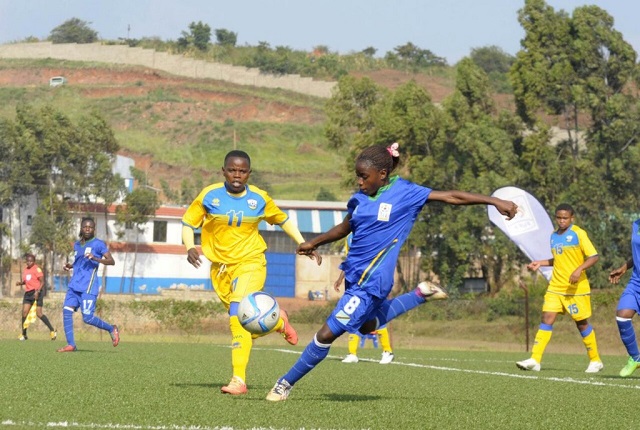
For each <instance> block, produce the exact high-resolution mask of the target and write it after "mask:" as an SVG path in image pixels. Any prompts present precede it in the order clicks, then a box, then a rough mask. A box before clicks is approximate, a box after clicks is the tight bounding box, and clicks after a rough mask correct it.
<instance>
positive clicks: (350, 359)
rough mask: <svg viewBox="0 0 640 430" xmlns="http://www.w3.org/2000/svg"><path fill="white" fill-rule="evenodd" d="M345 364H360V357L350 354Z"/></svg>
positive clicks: (345, 359)
mask: <svg viewBox="0 0 640 430" xmlns="http://www.w3.org/2000/svg"><path fill="white" fill-rule="evenodd" d="M342 362H343V363H357V362H358V356H357V355H355V354H349V355H347V356H346V357H345V358H344V359H343V360H342Z"/></svg>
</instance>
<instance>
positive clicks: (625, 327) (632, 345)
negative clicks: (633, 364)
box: [616, 317, 640, 361]
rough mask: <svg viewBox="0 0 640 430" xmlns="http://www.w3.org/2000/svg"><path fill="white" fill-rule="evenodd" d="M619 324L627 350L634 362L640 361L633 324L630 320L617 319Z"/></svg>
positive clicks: (621, 337)
mask: <svg viewBox="0 0 640 430" xmlns="http://www.w3.org/2000/svg"><path fill="white" fill-rule="evenodd" d="M616 323H618V331H619V332H620V339H621V340H622V343H623V344H624V346H625V348H627V353H628V354H629V356H630V357H631V358H633V359H634V361H640V351H638V341H637V340H636V332H635V331H634V330H633V324H632V322H631V319H630V318H620V317H616Z"/></svg>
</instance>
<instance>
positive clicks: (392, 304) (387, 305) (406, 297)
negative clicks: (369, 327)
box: [376, 290, 426, 327]
mask: <svg viewBox="0 0 640 430" xmlns="http://www.w3.org/2000/svg"><path fill="white" fill-rule="evenodd" d="M425 302H426V300H425V298H424V297H422V296H421V295H420V294H418V293H417V292H416V291H415V290H414V291H409V292H408V293H404V294H402V295H400V296H398V297H395V298H393V299H391V300H386V301H385V302H384V303H383V304H382V306H380V309H379V310H378V313H377V314H376V318H377V319H378V327H380V326H382V325H385V324H386V323H387V322H389V321H391V320H392V319H394V318H395V317H397V316H399V315H402V314H403V313H405V312H407V311H410V310H411V309H413V308H415V307H417V306H420V305H421V304H423V303H425Z"/></svg>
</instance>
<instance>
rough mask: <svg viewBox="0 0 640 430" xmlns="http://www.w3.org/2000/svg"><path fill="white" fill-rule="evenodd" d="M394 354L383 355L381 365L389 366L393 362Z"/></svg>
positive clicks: (385, 352)
mask: <svg viewBox="0 0 640 430" xmlns="http://www.w3.org/2000/svg"><path fill="white" fill-rule="evenodd" d="M393 358H394V356H393V352H388V351H384V352H383V353H382V359H381V360H380V364H389V363H391V362H392V361H393Z"/></svg>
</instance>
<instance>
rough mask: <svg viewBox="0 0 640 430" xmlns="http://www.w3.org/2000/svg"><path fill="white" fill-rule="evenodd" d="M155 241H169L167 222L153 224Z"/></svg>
mask: <svg viewBox="0 0 640 430" xmlns="http://www.w3.org/2000/svg"><path fill="white" fill-rule="evenodd" d="M153 241H154V242H166V241H167V222H166V221H154V222H153Z"/></svg>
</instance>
